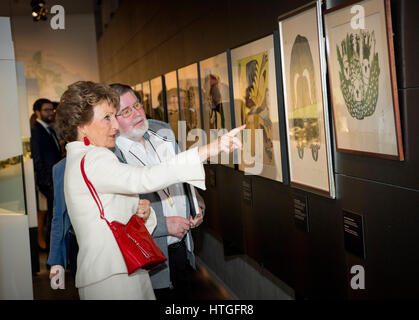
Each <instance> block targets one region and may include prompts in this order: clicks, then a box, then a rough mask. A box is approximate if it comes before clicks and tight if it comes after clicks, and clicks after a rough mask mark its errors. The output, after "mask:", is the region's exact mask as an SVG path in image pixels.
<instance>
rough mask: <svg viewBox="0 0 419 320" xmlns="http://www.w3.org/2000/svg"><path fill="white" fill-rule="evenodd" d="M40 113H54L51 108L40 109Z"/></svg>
mask: <svg viewBox="0 0 419 320" xmlns="http://www.w3.org/2000/svg"><path fill="white" fill-rule="evenodd" d="M42 111H44V112H55V109H53V108H45V109H41V112H42Z"/></svg>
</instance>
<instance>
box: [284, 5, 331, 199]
mask: <svg viewBox="0 0 419 320" xmlns="http://www.w3.org/2000/svg"><path fill="white" fill-rule="evenodd" d="M278 24H279V39H280V51H281V62H282V85H283V92H284V109H285V123H286V129H287V130H286V131H287V142H288V163H289V171H290V182H291V185H293V186H295V187H298V188H302V189H306V190H308V191H311V192H316V193H319V194H322V195H326V196H329V197H331V198H334V197H335V185H334V175H333V165H332V150H331V142H330V130H329V115H328V103H327V92H326V64H325V49H324V43H323V31H322V30H323V27H322V14H321V2H320V1H317V2H312V3H310V4H308V5H306V6H304V7H301V8H298V9H296V10H294V11H292V12H289V13H287V14H285V15H283V16H281V17H279V19H278Z"/></svg>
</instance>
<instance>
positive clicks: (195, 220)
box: [189, 207, 204, 229]
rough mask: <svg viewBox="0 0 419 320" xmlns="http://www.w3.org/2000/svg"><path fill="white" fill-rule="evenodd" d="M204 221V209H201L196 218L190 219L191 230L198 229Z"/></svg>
mask: <svg viewBox="0 0 419 320" xmlns="http://www.w3.org/2000/svg"><path fill="white" fill-rule="evenodd" d="M203 221H204V214H203V212H202V208H201V207H199V214H198V215H196V216H195V218H192V217H191V218H190V219H189V223H190V226H191V229H193V228H196V227H198V226H199V225H200V224H201V223H202V222H203Z"/></svg>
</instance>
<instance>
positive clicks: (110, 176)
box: [64, 141, 205, 288]
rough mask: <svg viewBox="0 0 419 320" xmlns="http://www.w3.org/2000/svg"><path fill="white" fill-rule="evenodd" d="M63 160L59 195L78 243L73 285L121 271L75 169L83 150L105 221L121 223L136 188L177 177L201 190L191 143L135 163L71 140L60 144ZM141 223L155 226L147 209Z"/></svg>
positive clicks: (152, 187)
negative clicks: (160, 158) (156, 159)
mask: <svg viewBox="0 0 419 320" xmlns="http://www.w3.org/2000/svg"><path fill="white" fill-rule="evenodd" d="M66 149H67V163H66V169H65V173H64V195H65V200H66V204H67V209H68V214H69V217H70V220H71V223H72V225H73V228H74V231H75V233H76V237H77V242H78V245H79V253H78V256H77V274H76V287H77V288H81V287H84V286H88V285H90V284H93V283H96V282H98V281H102V280H104V279H106V278H108V277H110V276H112V275H115V274H119V273H127V268H126V265H125V262H124V259H123V257H122V254H121V251H120V250H119V247H118V244H117V242H116V240H115V238H114V236H113V234H112V231H111V230H110V229H109V227H108V225H107V224H106V222H105V220H102V219H101V218H100V214H99V210H98V207H97V205H96V202H95V201H94V200H93V198H92V196H91V194H90V192H89V190H88V188H87V186H86V184H85V182H84V179H83V176H82V174H81V170H80V162H81V159H82V158H83V156H84V155H85V154H86V159H85V163H84V166H85V172H86V175H87V178H88V179H89V180H90V181H91V182H92V184H93V186H94V187H95V189H96V191H97V193H98V195H99V197H100V199H101V201H102V204H103V207H104V212H105V217H106V218H107V219H108V221H110V222H111V221H114V220H116V221H119V222H121V223H124V224H125V223H127V222H128V220H129V219H130V218H131V216H132V215H133V214H135V213H136V211H137V208H138V201H139V198H138V194H141V193H150V192H155V191H157V190H161V189H163V188H166V187H167V186H169V185H172V184H174V183H180V182H187V183H190V184H192V185H194V186H196V187H198V188H200V189H204V190H205V171H204V168H203V165H202V163H201V162H200V160H199V156H198V151H197V148H194V149H190V150H188V151H186V152H183V153H181V154H178V155H177V156H176V157H174V158H173V159H171V160H169V161H167V162H165V163H162V164H159V165H155V166H148V167H139V166H131V165H127V164H123V163H120V162H119V160H118V159H117V157H116V156H115V155H114V154H113V153H112V152H111V151H110V150H108V149H107V148H103V147H96V146H92V145H90V146H85V145H84V143H83V142H79V141H74V142H70V143H68V144H67V146H66ZM146 227H147V229H148V231H149V232H150V233H151V232H152V231H153V230H154V228H155V227H156V215H155V213H154V211H153V210H152V212H151V214H150V218H149V219H148V220H147V221H146Z"/></svg>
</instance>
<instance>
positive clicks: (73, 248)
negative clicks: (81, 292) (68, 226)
mask: <svg viewBox="0 0 419 320" xmlns="http://www.w3.org/2000/svg"><path fill="white" fill-rule="evenodd" d="M78 253H79V246H78V243H77V239H76V236H75V235H74V234H73V233H71V232H70V248H69V257H68V258H69V260H70V265H69V268H70V270H71V273H72V274H73V276H74V279H76V271H77V254H78Z"/></svg>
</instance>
